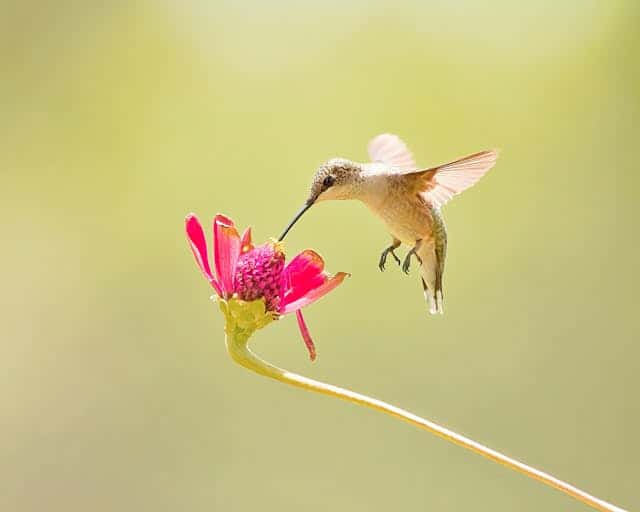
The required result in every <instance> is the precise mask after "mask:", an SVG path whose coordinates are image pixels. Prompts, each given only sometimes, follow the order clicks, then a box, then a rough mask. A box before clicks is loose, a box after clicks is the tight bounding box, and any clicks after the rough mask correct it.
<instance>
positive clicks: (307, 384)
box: [227, 332, 625, 512]
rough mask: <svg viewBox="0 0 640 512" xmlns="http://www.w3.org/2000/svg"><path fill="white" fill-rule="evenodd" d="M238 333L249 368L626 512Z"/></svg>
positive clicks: (235, 342) (232, 349)
mask: <svg viewBox="0 0 640 512" xmlns="http://www.w3.org/2000/svg"><path fill="white" fill-rule="evenodd" d="M235 334H236V335H235V336H234V334H233V333H231V334H228V335H227V350H228V352H229V355H231V357H232V359H233V360H234V361H235V362H236V363H238V364H239V365H241V366H244V367H245V368H248V369H249V370H252V371H254V372H256V373H258V374H260V375H264V376H265V377H269V378H271V379H275V380H277V381H280V382H284V383H285V384H289V385H291V386H295V387H298V388H302V389H306V390H308V391H315V392H316V393H321V394H323V395H329V396H334V397H336V398H340V399H342V400H345V401H347V402H352V403H354V404H358V405H363V406H365V407H369V408H371V409H374V410H376V411H380V412H382V413H385V414H388V415H389V416H392V417H394V418H398V419H400V420H403V421H406V422H407V423H411V424H412V425H415V426H416V427H418V428H421V429H423V430H426V431H428V432H431V433H432V434H435V435H436V436H438V437H441V438H442V439H445V440H447V441H450V442H452V443H454V444H457V445H458V446H462V447H463V448H466V449H467V450H471V451H472V452H475V453H477V454H478V455H482V456H483V457H485V458H487V459H489V460H492V461H494V462H497V463H499V464H502V465H503V466H506V467H508V468H510V469H513V470H514V471H517V472H518V473H521V474H523V475H525V476H527V477H529V478H532V479H534V480H539V481H540V482H542V483H543V484H546V485H548V486H550V487H553V488H555V489H558V490H559V491H561V492H563V493H565V494H567V495H569V496H571V497H572V498H575V499H576V500H579V501H582V502H583V503H586V504H587V505H589V506H591V507H593V508H594V509H596V510H601V511H605V512H625V510H624V509H622V508H620V507H617V506H616V505H612V504H611V503H608V502H606V501H604V500H601V499H600V498H596V497H595V496H592V495H591V494H588V493H586V492H585V491H582V490H581V489H578V488H577V487H575V486H573V485H571V484H569V483H567V482H564V481H562V480H560V479H558V478H555V477H554V476H551V475H549V474H548V473H545V472H543V471H540V470H538V469H535V468H533V467H531V466H528V465H526V464H524V463H522V462H519V461H517V460H515V459H512V458H511V457H507V456H506V455H503V454H502V453H500V452H497V451H495V450H492V449H491V448H488V447H486V446H484V445H482V444H480V443H477V442H476V441H473V440H472V439H469V438H468V437H465V436H462V435H460V434H457V433H456V432H453V431H452V430H449V429H448V428H445V427H442V426H440V425H438V424H437V423H434V422H432V421H429V420H427V419H424V418H421V417H420V416H417V415H415V414H412V413H410V412H409V411H405V410H404V409H400V408H399V407H395V406H393V405H390V404H388V403H386V402H383V401H382V400H377V399H375V398H371V397H368V396H366V395H362V394H360V393H356V392H355V391H351V390H348V389H344V388H341V387H338V386H334V385H332V384H326V383H324V382H320V381H317V380H313V379H310V378H307V377H304V376H302V375H298V374H296V373H292V372H289V371H287V370H283V369H282V368H278V367H277V366H274V365H272V364H270V363H268V362H266V361H264V360H263V359H261V358H260V357H258V356H257V355H256V354H254V353H253V352H252V351H251V350H250V349H249V346H248V343H247V342H248V338H249V335H248V334H247V333H240V332H236V333H235Z"/></svg>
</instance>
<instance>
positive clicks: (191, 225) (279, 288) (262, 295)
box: [185, 214, 348, 361]
mask: <svg viewBox="0 0 640 512" xmlns="http://www.w3.org/2000/svg"><path fill="white" fill-rule="evenodd" d="M185 227H186V232H187V238H188V239H189V244H190V246H191V250H192V251H193V255H194V256H195V259H196V263H197V264H198V266H199V267H200V270H201V271H202V273H203V274H204V276H205V277H206V278H207V280H208V281H209V283H211V286H212V287H213V289H214V290H215V292H216V295H217V296H218V298H219V303H220V308H221V309H222V312H223V313H224V314H225V317H226V320H227V322H226V325H225V329H226V330H227V334H233V336H234V337H235V338H238V337H241V338H245V339H248V337H249V336H250V335H251V334H252V333H253V332H254V331H255V330H256V329H260V328H262V327H264V326H265V325H267V324H268V323H269V322H271V321H272V320H276V319H278V318H279V317H280V316H283V315H287V314H289V313H295V314H296V318H297V320H298V326H299V327H300V332H301V334H302V338H303V340H304V342H305V345H306V346H307V349H308V350H309V356H310V357H311V360H312V361H313V360H314V359H315V357H316V350H315V346H314V344H313V340H312V339H311V335H310V334H309V329H308V328H307V325H306V324H305V321H304V318H303V317H302V311H301V309H302V308H303V307H305V306H308V305H309V304H311V303H313V302H315V301H317V300H318V299H320V298H321V297H323V296H324V295H326V294H327V293H329V292H330V291H331V290H333V289H334V288H335V287H336V286H338V285H339V284H340V283H341V282H342V281H343V280H344V278H345V277H346V276H347V275H348V274H346V273H344V272H339V273H338V274H336V275H335V276H331V275H329V274H327V273H326V272H325V271H324V261H323V260H322V257H321V256H320V255H319V254H318V253H316V252H315V251H312V250H311V249H307V250H305V251H302V252H301V253H300V254H298V255H297V256H296V257H295V258H293V259H292V260H291V261H290V262H289V263H288V264H287V265H285V255H284V249H283V246H282V244H281V243H280V242H276V241H269V242H266V243H265V244H263V245H261V246H258V247H254V245H253V243H252V241H251V228H247V230H246V231H245V232H244V234H243V235H242V237H240V235H239V234H238V231H237V230H236V227H235V225H234V223H233V220H231V219H230V218H229V217H227V216H225V215H222V214H218V215H216V216H215V218H214V220H213V261H214V265H215V276H214V275H213V272H212V271H211V265H210V262H209V255H208V251H207V242H206V238H205V235H204V231H203V229H202V225H201V224H200V221H199V220H198V218H197V217H196V216H195V215H194V214H189V215H187V218H186V219H185Z"/></svg>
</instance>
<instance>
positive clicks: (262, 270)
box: [234, 242, 285, 312]
mask: <svg viewBox="0 0 640 512" xmlns="http://www.w3.org/2000/svg"><path fill="white" fill-rule="evenodd" d="M284 285H285V283H284V251H283V250H282V248H281V247H280V245H279V244H277V243H273V242H267V243H266V244H263V245H261V246H259V247H256V248H255V249H252V250H250V251H248V252H246V253H244V254H241V255H240V258H239V259H238V264H237V266H236V275H235V285H234V289H235V293H237V294H238V298H240V299H242V300H246V301H253V300H257V299H260V298H262V297H264V301H265V307H266V309H267V311H274V312H278V311H280V304H281V302H282V296H283V294H284Z"/></svg>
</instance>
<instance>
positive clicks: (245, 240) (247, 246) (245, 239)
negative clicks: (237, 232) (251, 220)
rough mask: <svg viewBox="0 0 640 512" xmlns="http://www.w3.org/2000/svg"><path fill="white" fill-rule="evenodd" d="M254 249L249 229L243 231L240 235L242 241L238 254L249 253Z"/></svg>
mask: <svg viewBox="0 0 640 512" xmlns="http://www.w3.org/2000/svg"><path fill="white" fill-rule="evenodd" d="M253 248H254V245H253V242H252V241H251V228H250V227H249V228H247V229H245V231H244V233H243V234H242V241H241V242H240V253H241V254H244V253H245V252H249V251H250V250H251V249H253Z"/></svg>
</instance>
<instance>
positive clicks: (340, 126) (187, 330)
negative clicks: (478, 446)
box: [0, 0, 640, 512]
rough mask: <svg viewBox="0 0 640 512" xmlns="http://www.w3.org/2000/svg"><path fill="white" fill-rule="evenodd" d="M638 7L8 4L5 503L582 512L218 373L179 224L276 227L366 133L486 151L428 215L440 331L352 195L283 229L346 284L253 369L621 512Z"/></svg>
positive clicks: (277, 331)
mask: <svg viewBox="0 0 640 512" xmlns="http://www.w3.org/2000/svg"><path fill="white" fill-rule="evenodd" d="M639 5H640V4H638V2H635V1H632V0H629V1H626V2H625V1H617V2H616V1H612V2H606V3H605V2H583V1H573V2H571V1H569V2H558V1H555V2H551V1H544V2H537V3H527V4H517V5H516V4H513V3H512V2H506V1H500V0H496V1H493V2H489V3H484V2H483V3H482V5H481V3H479V2H478V3H476V2H470V1H462V2H455V3H445V2H418V1H416V2H404V3H403V2H394V3H392V2H381V1H373V2H372V1H366V2H365V1H363V0H362V1H355V2H350V3H348V4H346V5H344V4H343V2H338V1H335V0H331V1H326V2H322V3H321V2H306V3H297V2H293V1H285V0H277V1H275V2H268V3H267V2H264V3H263V2H259V1H258V0H254V1H250V2H231V1H224V2H205V1H196V0H192V1H184V2H180V1H178V0H174V1H169V2H108V3H105V4H104V5H99V4H98V3H97V2H80V1H76V2H53V1H39V2H28V1H27V2H17V1H14V2H8V3H7V2H4V3H3V4H2V6H1V7H2V8H1V11H0V12H1V14H0V66H1V67H0V108H1V110H0V176H1V181H0V183H1V186H0V217H1V220H0V223H1V226H2V232H3V240H4V242H3V244H2V256H1V258H2V259H1V265H0V272H1V274H0V277H1V282H2V293H1V295H0V296H1V300H2V307H1V308H0V311H1V313H0V315H1V319H0V320H1V326H2V327H1V328H2V330H1V332H2V342H1V343H0V356H1V360H2V371H1V372H0V408H1V411H0V435H1V437H0V439H1V441H0V489H1V490H0V509H2V510H6V511H10V510H11V511H19V512H23V511H41V510H52V511H58V510H59V511H84V510H92V511H111V510H126V511H139V510H154V511H165V510H166V511H175V510H189V511H212V510H214V511H225V512H234V511H249V510H257V509H258V508H259V509H260V510H267V511H271V510H273V511H275V510H280V511H289V510H305V511H312V512H313V511H326V510H336V511H350V512H351V511H353V512H358V511H386V510H456V511H457V510H505V511H506V510H522V511H539V510H548V511H573V510H575V511H579V510H586V507H584V506H582V505H580V504H577V503H575V502H573V501H572V500H570V499H568V498H566V497H564V496H563V495H561V494H559V493H557V492H555V491H553V490H550V489H547V488H545V487H544V486H542V485H540V484H538V483H535V482H532V481H529V480H527V479H525V478H523V477H521V476H519V475H516V474H514V473H512V472H510V471H507V470H505V469H504V468H502V467H498V466H496V465H495V464H492V463H490V462H487V461H485V460H483V459H481V458H479V457H478V456H476V455H473V454H471V453H468V452H465V451H464V450H462V449H460V448H457V447H454V446H451V445H449V444H447V443H445V442H443V441H441V440H439V439H436V438H434V437H433V436H431V435H429V434H427V433H425V432H422V431H419V430H417V429H415V428H412V427H410V426H408V425H405V424H402V423H400V422H396V421H393V420H391V419H388V418H386V417H384V416H382V415H379V414H377V413H374V412H370V411H367V410H359V409H358V408H356V407H354V406H351V405H347V404H345V403H341V402H338V401H334V400H331V399H327V398H324V397H319V396H314V395H310V394H306V393H303V392H301V391H298V390H293V389H289V388H286V387H284V386H282V385H280V384H277V383H273V382H270V381H266V380H263V379H261V378H260V377H258V376H255V375H253V374H250V373H248V372H246V371H245V370H243V369H241V368H239V367H237V366H235V365H234V364H232V362H231V361H230V359H229V358H228V357H227V355H226V352H225V347H224V338H223V331H222V328H223V323H222V317H221V315H220V314H219V312H218V311H217V309H216V308H215V307H214V306H212V304H211V303H210V301H209V295H210V294H211V289H210V288H209V287H208V286H207V284H206V282H205V281H204V280H203V279H202V277H201V275H200V274H199V272H198V271H197V269H196V266H195V264H194V262H193V259H192V256H191V254H190V252H189V250H188V247H187V244H186V242H185V238H184V234H183V219H184V216H185V214H186V213H188V212H189V211H195V212H197V213H198V214H199V215H200V217H201V218H203V220H205V219H206V222H207V224H208V223H209V219H210V218H211V217H212V216H213V215H214V214H215V213H216V212H218V211H220V212H225V213H227V214H229V215H231V216H232V217H233V218H234V219H235V220H236V222H237V223H238V225H239V226H240V227H241V228H244V226H246V225H248V224H251V225H253V226H254V236H255V238H256V239H257V240H263V239H266V238H267V237H269V236H274V235H277V234H279V232H280V231H281V229H282V228H283V227H284V225H285V223H286V222H287V221H288V220H289V219H290V217H291V215H292V214H293V213H294V211H295V210H296V209H297V208H298V207H299V206H300V204H301V202H302V201H303V200H304V198H305V197H306V193H307V189H308V186H309V182H310V179H311V175H312V173H313V171H314V169H315V168H316V166H317V165H318V164H319V163H320V162H322V161H323V160H325V159H327V158H330V157H333V156H345V157H351V158H353V159H356V160H358V159H360V160H362V159H365V157H366V153H365V147H366V144H367V142H368V140H369V139H370V138H371V137H372V136H374V135H376V134H377V133H380V132H392V133H397V134H399V135H400V136H402V137H403V138H404V139H405V140H406V141H407V142H408V144H409V145H410V147H412V148H413V150H414V152H415V154H416V157H417V160H418V162H420V163H422V164H424V165H429V164H437V163H441V162H444V161H447V160H450V159H452V158H454V157H457V156H461V155H463V154H467V153H472V152H475V151H478V150H481V149H484V148H487V147H494V146H497V147H500V148H502V150H503V151H502V154H501V157H500V160H499V163H498V165H497V166H496V168H495V169H494V170H492V171H491V172H490V173H489V175H488V176H487V177H486V178H485V179H483V180H482V182H481V183H480V184H479V185H478V186H476V187H475V188H473V189H472V190H470V191H469V192H467V193H465V194H464V196H463V197H461V198H457V199H456V200H454V201H453V202H452V203H451V204H449V205H448V206H447V207H446V211H445V214H446V219H447V222H448V227H449V232H450V245H449V257H448V261H447V273H446V275H445V296H446V299H447V302H446V314H445V316H444V317H442V318H438V317H429V316H428V315H427V313H426V306H425V304H424V301H423V298H422V290H421V286H420V284H419V280H418V278H417V276H416V275H415V274H414V275H411V276H410V277H406V276H404V275H403V274H402V273H401V272H400V271H398V270H397V269H396V268H395V267H394V266H393V265H389V267H388V270H387V272H386V273H384V274H381V273H380V272H379V271H378V269H377V260H378V256H379V254H380V251H381V249H382V248H383V247H384V246H385V244H386V243H387V240H388V238H387V234H386V232H385V230H384V228H383V226H382V224H381V223H380V222H379V221H378V220H376V219H375V218H373V217H372V216H371V215H370V213H369V211H368V210H366V209H365V208H364V207H363V206H362V205H361V204H358V203H350V202H340V203H337V202H336V203H329V204H322V205H321V206H319V207H318V208H317V209H315V210H312V212H311V213H310V214H308V215H307V216H306V217H305V218H304V219H303V221H302V222H300V223H299V224H298V226H297V227H296V229H295V230H294V231H293V232H292V233H291V235H290V236H289V237H288V244H287V246H288V252H289V254H290V255H293V254H295V253H296V252H298V251H299V250H301V249H303V248H305V247H308V246H311V247H314V248H316V249H317V250H319V251H320V252H321V253H322V254H323V255H324V257H325V259H326V260H327V266H328V268H329V269H330V270H332V271H338V270H344V271H349V272H351V273H352V274H353V276H352V278H351V279H350V280H348V281H347V282H345V284H344V285H343V286H342V287H341V288H340V289H338V290H337V291H336V292H335V293H334V294H332V295H331V296H330V297H328V298H327V299H325V300H323V301H322V302H320V303H318V304H317V305H314V306H312V307H311V308H309V310H308V311H307V314H306V318H307V322H308V324H309V327H310V329H311V332H312V334H313V336H314V338H315V341H316V344H317V347H318V352H319V359H318V361H317V362H316V363H315V364H313V365H312V364H310V363H309V361H308V359H307V354H306V351H305V349H304V346H303V344H302V341H301V339H300V336H299V333H298V330H297V326H296V322H295V320H294V319H293V318H286V319H285V320H283V321H281V322H279V323H277V324H275V325H273V326H271V327H270V328H268V329H266V330H264V331H261V332H259V333H258V334H257V335H256V336H255V338H254V341H255V348H256V350H257V351H258V352H259V353H260V354H262V355H263V356H265V357H266V358H268V359H269V360H272V361H273V362H276V363H277V364H280V365H283V366H284V367H286V368H289V369H293V370H297V371H300V372H302V373H304V374H307V375H310V376H315V377H317V378H321V379H323V380H327V381H330V382H333V383H336V384H341V385H346V386H349V387H351V388H353V389H356V390H359V391H363V392H367V393H370V394H372V395H374V396H376V397H379V398H382V399H386V400H388V401H390V402H392V403H395V404H397V405H400V406H403V407H406V408H408V409H410V410H412V411H414V412H416V413H418V414H422V415H425V416H426V417H429V418H431V419H434V420H437V421H440V422H443V423H444V424H446V425H448V426H449V427H451V428H454V429H456V430H459V431H461V432H463V433H466V434H468V435H471V436H472V437H474V438H475V439H477V440H479V441H482V442H485V443H487V444H488V445H489V446H492V447H494V448H496V449H500V450H503V451H505V452H506V453H508V454H510V455H514V456H516V457H519V458H522V459H523V460H525V461H527V462H529V463H531V464H533V465H535V466H538V467H541V468H543V469H545V470H547V471H550V472H552V473H554V474H556V475H557V476H559V477H562V478H566V479H568V480H569V481H571V482H573V483H576V484H578V485H579V486H581V487H583V488H585V489H586V490H588V491H590V492H592V493H594V494H596V495H598V496H600V497H602V498H605V499H609V500H612V501H614V502H615V503H617V504H618V505H622V506H625V507H629V508H637V507H640V498H639V497H638V494H637V484H638V474H639V473H640V462H639V460H640V442H639V441H638V437H637V435H638V432H639V431H640V407H639V405H638V390H639V389H640V376H639V371H638V370H639V366H640V364H639V362H638V356H639V355H640V346H639V345H638V340H639V334H640V330H639V321H638V312H637V307H638V288H639V286H640V272H639V271H638V261H639V258H640V249H639V244H638V239H637V236H638V216H639V213H640V206H639V205H638V201H637V190H638V187H639V186H640V173H639V172H638V165H637V161H638V158H637V156H636V155H635V154H634V151H635V150H636V149H637V144H638V134H639V131H638V115H639V114H640V93H639V91H640V79H639V78H640V75H639V73H640V32H639V31H638V22H639V21H640V16H639V14H640V8H639V7H638V6H639Z"/></svg>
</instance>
